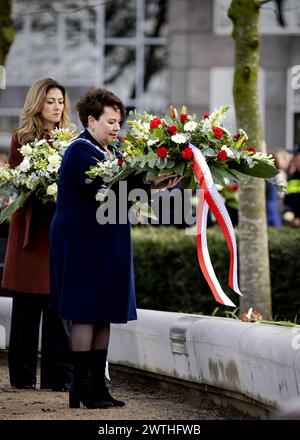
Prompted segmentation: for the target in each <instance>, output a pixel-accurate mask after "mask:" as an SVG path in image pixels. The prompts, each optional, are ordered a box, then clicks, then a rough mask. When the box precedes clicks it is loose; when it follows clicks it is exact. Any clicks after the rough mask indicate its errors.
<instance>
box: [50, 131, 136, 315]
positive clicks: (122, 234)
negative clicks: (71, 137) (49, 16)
mask: <svg viewBox="0 0 300 440" xmlns="http://www.w3.org/2000/svg"><path fill="white" fill-rule="evenodd" d="M100 149H101V145H100V144H98V143H97V141H96V140H95V139H94V138H93V137H92V136H91V134H90V133H89V132H88V131H87V130H85V131H84V132H82V133H81V134H80V136H79V137H78V139H77V140H75V141H74V142H73V143H72V144H71V145H70V146H69V148H68V149H67V151H66V153H65V155H64V158H63V161H62V165H61V170H60V177H59V182H58V197H57V204H56V212H55V215H54V217H53V220H52V225H51V232H50V270H51V272H50V307H51V308H53V309H55V310H57V311H58V313H59V316H60V317H61V318H63V319H68V320H72V321H74V322H78V323H91V324H94V323H126V322H127V321H128V320H134V319H136V303H135V288H134V271H133V258H132V247H131V237H130V224H129V223H127V224H105V225H101V224H99V223H98V222H97V220H96V211H97V208H98V207H99V202H97V201H96V199H95V195H96V193H97V189H99V187H100V185H101V180H98V181H97V179H96V180H95V181H93V183H92V184H87V183H85V180H86V178H87V176H86V174H85V171H87V170H88V169H89V168H90V166H91V165H95V164H96V160H97V159H98V160H103V159H104V155H103V153H102V152H101V150H100ZM102 151H103V150H102Z"/></svg>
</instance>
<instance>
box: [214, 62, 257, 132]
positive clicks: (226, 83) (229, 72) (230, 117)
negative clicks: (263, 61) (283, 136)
mask: <svg viewBox="0 0 300 440" xmlns="http://www.w3.org/2000/svg"><path fill="white" fill-rule="evenodd" d="M233 73H234V69H233V68H232V67H216V68H213V69H211V71H210V111H211V112H212V111H213V110H214V109H216V108H219V107H221V106H223V105H229V106H230V110H229V111H228V113H227V116H226V119H224V126H225V127H226V128H227V129H228V130H230V131H231V130H233V131H234V130H236V119H235V111H234V101H233V94H232V86H233ZM258 88H259V92H258V93H259V98H260V109H261V114H262V123H263V125H264V120H265V76H264V70H263V69H260V70H259V84H258Z"/></svg>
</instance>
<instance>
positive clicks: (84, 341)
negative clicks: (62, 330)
mask: <svg viewBox="0 0 300 440" xmlns="http://www.w3.org/2000/svg"><path fill="white" fill-rule="evenodd" d="M109 336H110V325H109V324H80V323H77V322H72V326H71V332H70V339H71V349H72V351H90V350H107V348H108V344H109Z"/></svg>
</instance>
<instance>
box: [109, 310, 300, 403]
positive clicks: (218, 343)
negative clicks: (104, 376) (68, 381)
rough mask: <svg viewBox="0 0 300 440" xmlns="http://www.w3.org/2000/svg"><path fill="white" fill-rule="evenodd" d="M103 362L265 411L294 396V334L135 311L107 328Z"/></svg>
mask: <svg viewBox="0 0 300 440" xmlns="http://www.w3.org/2000/svg"><path fill="white" fill-rule="evenodd" d="M109 361H110V362H112V363H115V364H121V365H127V366H129V367H135V368H139V369H141V370H145V371H148V372H152V373H159V374H162V375H166V376H170V377H174V378H178V379H183V380H186V381H189V382H193V383H198V384H202V385H205V386H208V387H211V390H213V389H215V390H216V389H219V390H223V391H224V393H225V394H226V393H227V395H230V393H231V395H232V396H234V395H235V396H238V395H239V396H240V397H239V398H241V397H242V396H244V397H245V400H248V401H249V402H252V403H253V404H255V403H260V404H261V405H262V406H263V407H265V408H269V409H276V408H277V409H278V408H280V407H281V406H282V405H283V403H284V402H285V401H288V400H289V399H291V398H294V397H296V396H299V395H300V328H297V329H296V328H289V327H282V326H277V325H265V324H259V323H245V322H241V321H238V320H235V319H229V318H217V317H209V316H198V315H186V314H182V313H169V312H159V311H152V310H139V311H138V320H137V321H133V322H130V323H128V324H126V325H113V326H112V337H111V344H110V349H109Z"/></svg>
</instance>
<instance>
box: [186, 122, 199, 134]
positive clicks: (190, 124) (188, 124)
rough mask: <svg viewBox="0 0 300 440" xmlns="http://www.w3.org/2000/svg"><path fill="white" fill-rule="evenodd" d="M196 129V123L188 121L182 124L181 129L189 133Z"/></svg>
mask: <svg viewBox="0 0 300 440" xmlns="http://www.w3.org/2000/svg"><path fill="white" fill-rule="evenodd" d="M196 128H197V122H195V121H188V122H186V123H185V124H184V127H183V129H184V131H189V132H192V131H195V130H196Z"/></svg>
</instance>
